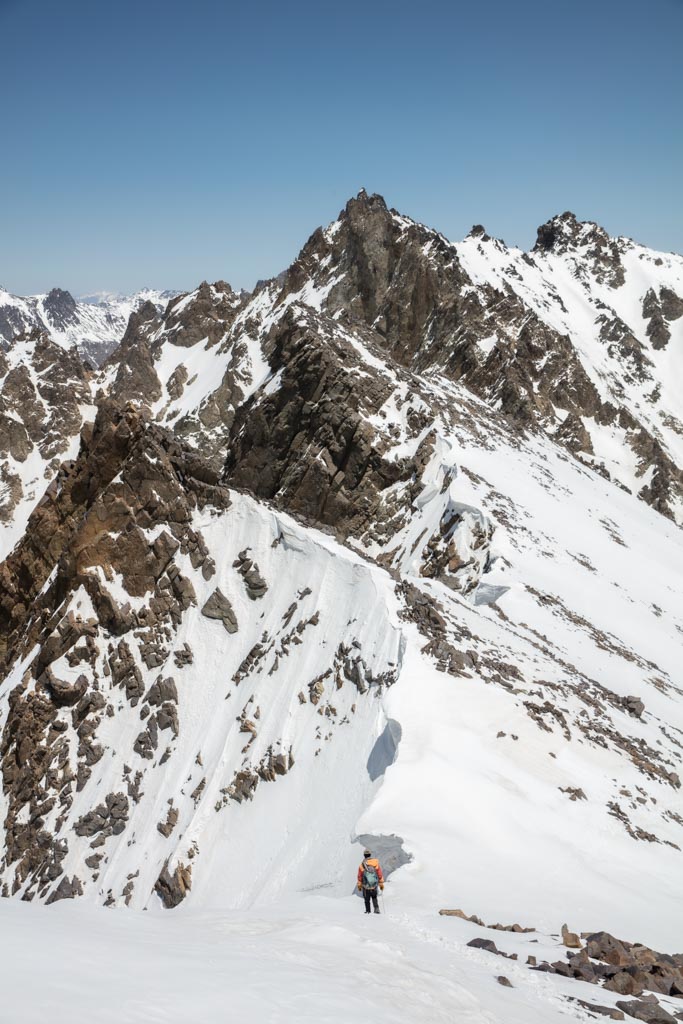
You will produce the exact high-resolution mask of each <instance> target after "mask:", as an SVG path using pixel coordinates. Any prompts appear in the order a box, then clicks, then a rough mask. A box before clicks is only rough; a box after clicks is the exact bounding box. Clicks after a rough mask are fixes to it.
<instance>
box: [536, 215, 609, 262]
mask: <svg viewBox="0 0 683 1024" xmlns="http://www.w3.org/2000/svg"><path fill="white" fill-rule="evenodd" d="M594 228H597V229H598V230H599V231H602V229H601V228H598V226H597V224H593V223H591V222H590V221H580V220H579V219H578V218H577V216H576V214H575V213H572V212H571V210H566V211H565V212H564V213H560V214H557V215H556V216H555V217H551V218H550V220H547V221H546V222H545V224H541V226H540V227H539V228H538V229H537V232H536V244H535V245H534V252H566V251H567V249H570V248H573V247H575V246H579V245H582V244H584V243H585V235H586V231H587V230H588V229H594ZM603 234H604V232H603Z"/></svg>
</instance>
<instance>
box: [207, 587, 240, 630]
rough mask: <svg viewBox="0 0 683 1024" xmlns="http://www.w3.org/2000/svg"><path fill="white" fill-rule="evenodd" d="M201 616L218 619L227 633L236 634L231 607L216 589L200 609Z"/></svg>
mask: <svg viewBox="0 0 683 1024" xmlns="http://www.w3.org/2000/svg"><path fill="white" fill-rule="evenodd" d="M202 615H204V616H205V617H206V618H207V619H220V621H221V622H222V623H223V626H224V627H225V630H226V632H227V633H236V632H237V629H238V625H237V617H236V615H235V612H234V611H233V607H232V605H231V604H230V601H229V600H228V598H227V597H226V596H225V594H223V593H222V592H221V591H220V590H219V588H218V587H216V589H215V590H214V592H213V594H212V595H211V597H210V598H209V599H208V601H207V602H206V604H205V605H204V607H203V608H202Z"/></svg>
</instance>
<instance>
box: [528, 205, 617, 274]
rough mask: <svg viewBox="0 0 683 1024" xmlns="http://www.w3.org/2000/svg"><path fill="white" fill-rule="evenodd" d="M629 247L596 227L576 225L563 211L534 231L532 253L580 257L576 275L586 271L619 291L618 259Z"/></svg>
mask: <svg viewBox="0 0 683 1024" xmlns="http://www.w3.org/2000/svg"><path fill="white" fill-rule="evenodd" d="M631 245H632V243H631V242H630V240H629V239H625V238H612V237H611V236H610V235H609V234H608V233H607V232H606V231H605V229H604V228H602V227H600V225H599V224H596V223H595V222H594V221H590V220H587V221H580V220H578V218H577V217H576V215H575V214H574V213H571V211H569V210H567V211H566V212H565V213H562V214H559V216H556V217H551V219H550V220H548V221H546V223H545V224H542V225H541V226H540V227H539V228H538V230H537V234H536V244H535V245H534V248H533V252H534V253H538V254H541V255H542V254H547V253H552V254H553V255H555V256H562V255H569V256H579V254H580V255H581V257H582V263H581V265H580V266H577V267H576V268H575V270H576V271H577V272H578V273H579V274H584V273H585V272H586V271H588V272H590V273H591V274H592V276H593V277H594V278H595V280H596V281H597V282H598V283H603V282H604V283H605V284H607V285H609V286H610V287H611V288H619V287H621V285H622V284H623V283H624V280H625V278H624V268H623V265H622V260H621V257H622V255H623V253H624V252H625V251H626V250H627V249H628V248H630V247H631Z"/></svg>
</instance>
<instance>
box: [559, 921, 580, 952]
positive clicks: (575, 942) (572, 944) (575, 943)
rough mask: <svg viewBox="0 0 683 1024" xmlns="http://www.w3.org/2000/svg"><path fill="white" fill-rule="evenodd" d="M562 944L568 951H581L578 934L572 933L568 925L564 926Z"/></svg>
mask: <svg viewBox="0 0 683 1024" xmlns="http://www.w3.org/2000/svg"><path fill="white" fill-rule="evenodd" d="M562 942H563V943H564V945H565V946H567V948H568V949H581V939H580V938H579V936H578V935H577V934H576V932H570V931H569V928H568V927H567V925H566V924H563V925H562Z"/></svg>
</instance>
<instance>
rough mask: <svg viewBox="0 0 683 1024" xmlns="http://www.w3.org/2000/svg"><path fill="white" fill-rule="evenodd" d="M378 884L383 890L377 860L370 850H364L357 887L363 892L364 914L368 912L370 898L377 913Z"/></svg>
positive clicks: (382, 881) (382, 879) (382, 877)
mask: <svg viewBox="0 0 683 1024" xmlns="http://www.w3.org/2000/svg"><path fill="white" fill-rule="evenodd" d="M378 885H379V887H380V889H382V890H384V876H383V875H382V869H381V867H380V866H379V861H378V860H377V858H376V857H373V856H372V853H371V851H370V850H364V851H363V860H362V861H361V865H360V867H359V868H358V889H359V891H361V890H362V892H363V899H364V900H365V913H366V914H369V913H370V900H372V905H373V907H374V908H375V913H376V914H379V904H378V903H377V886H378Z"/></svg>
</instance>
